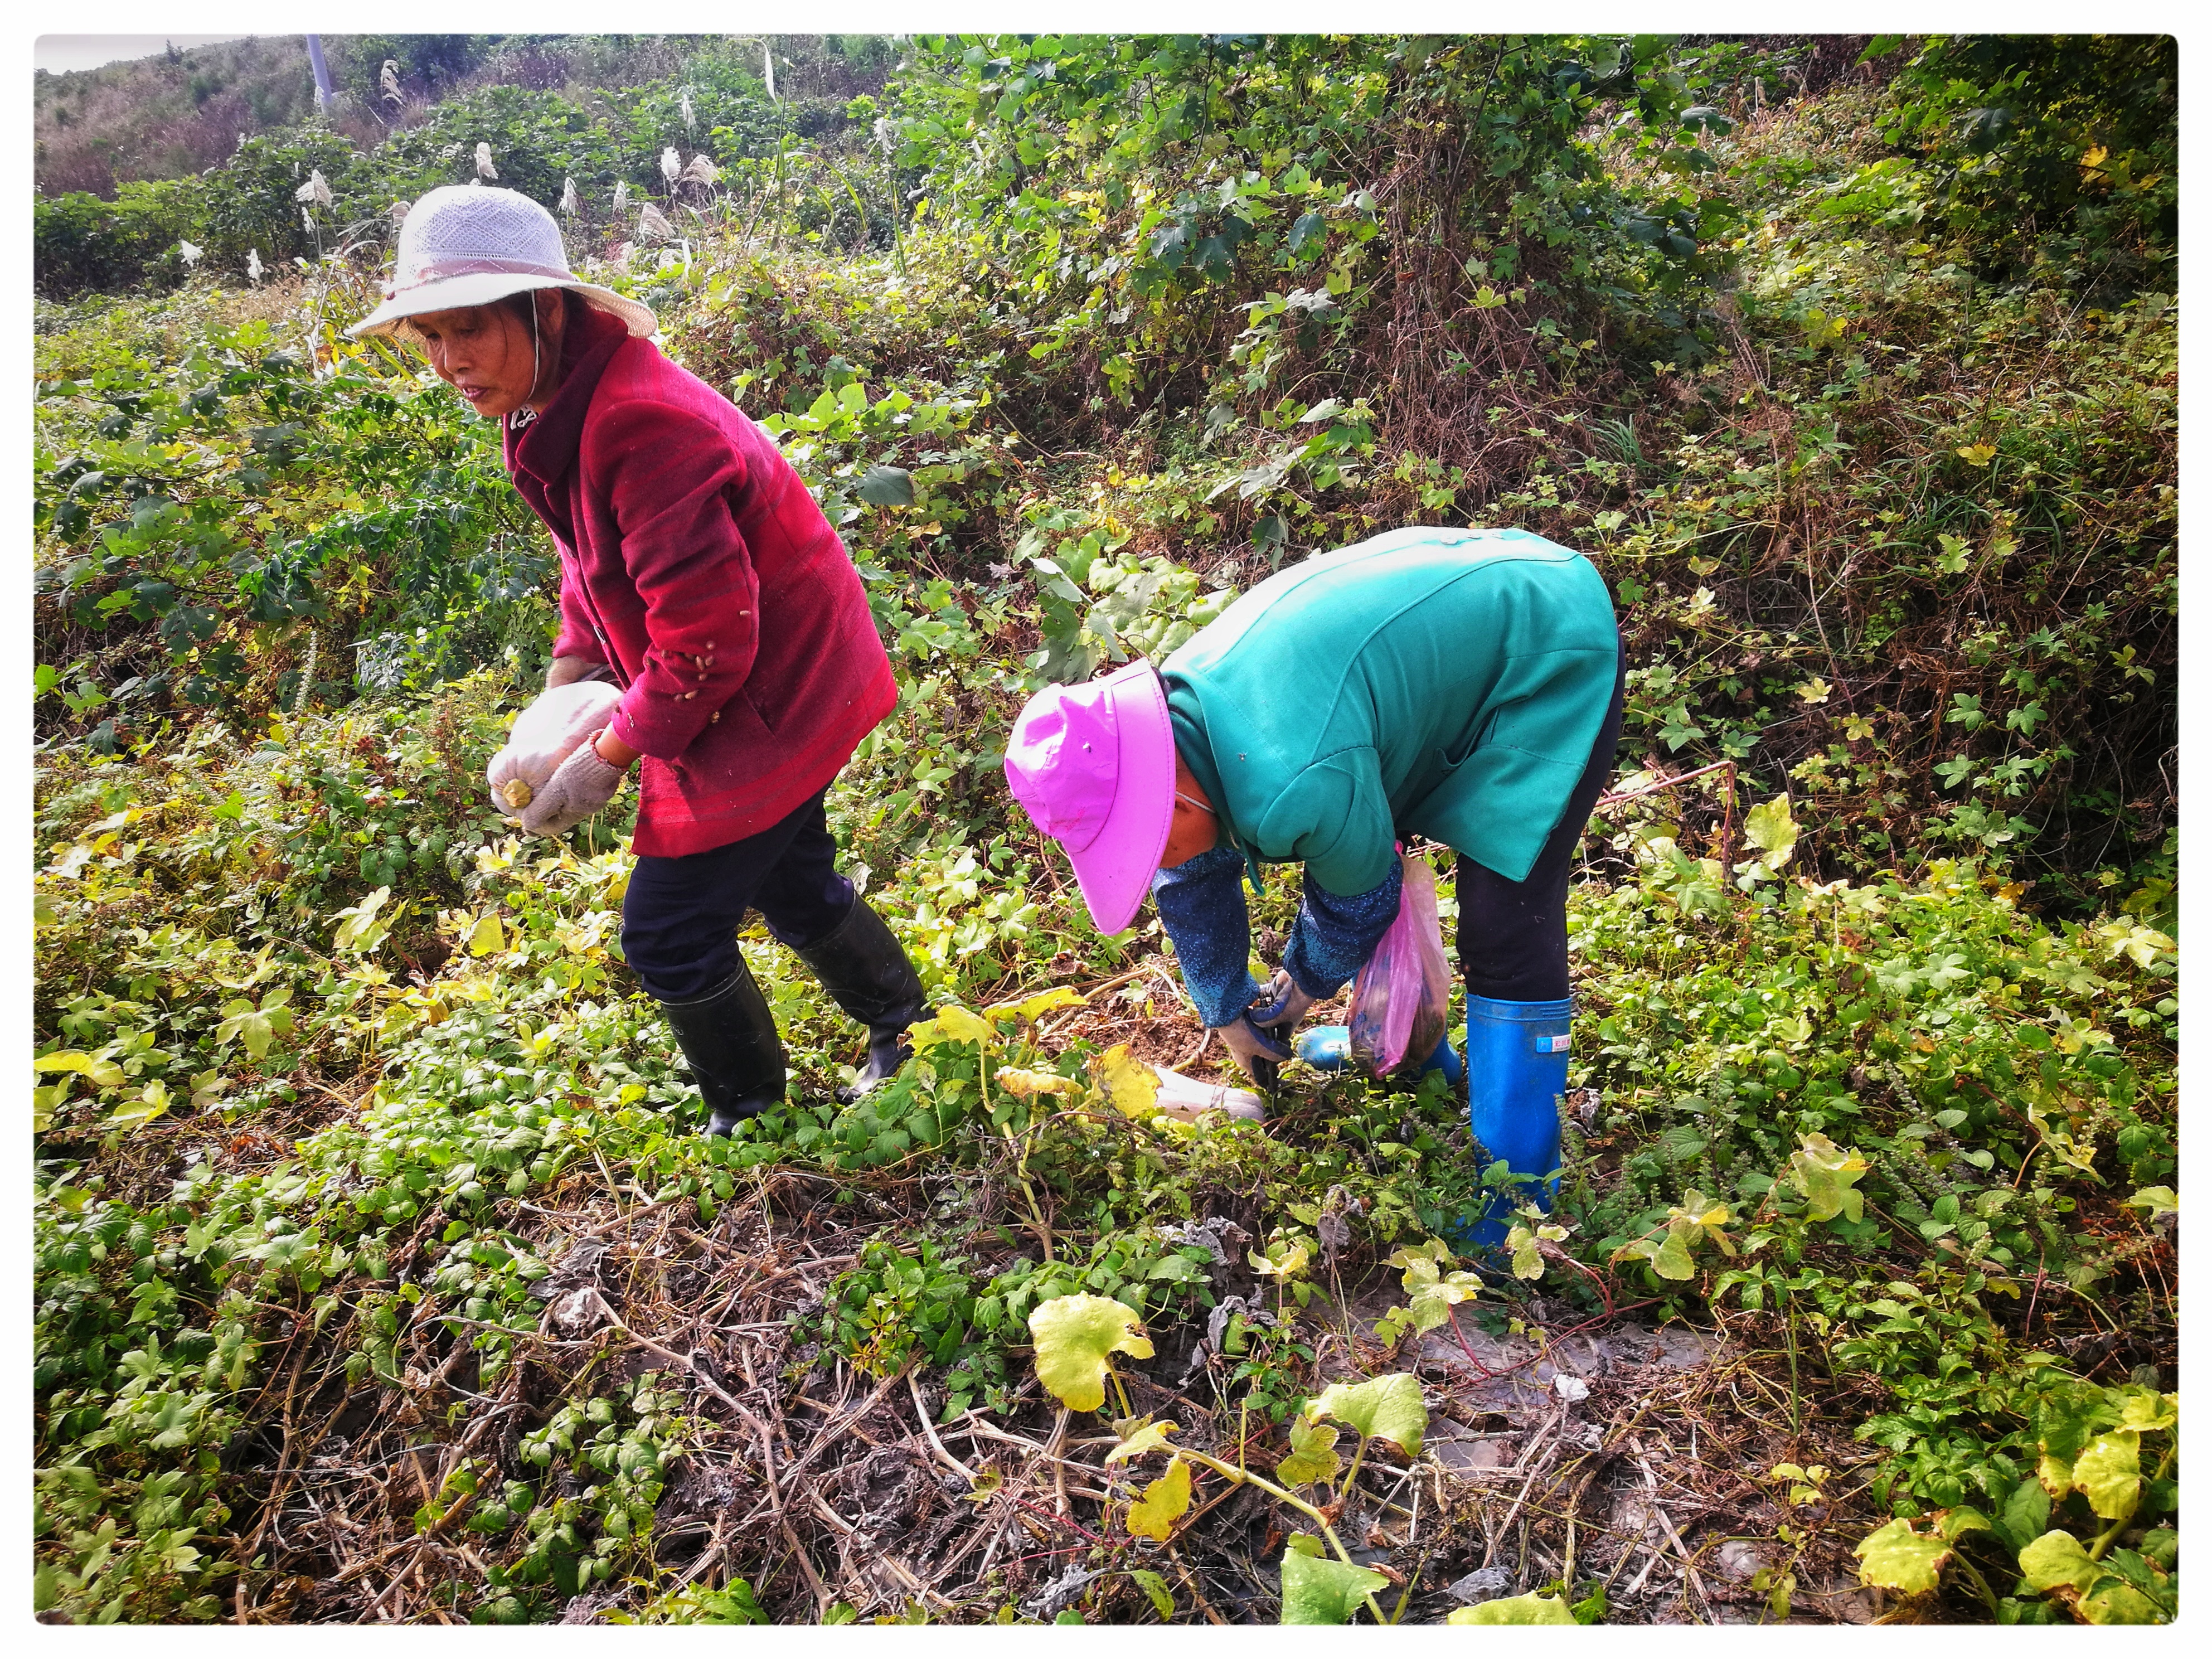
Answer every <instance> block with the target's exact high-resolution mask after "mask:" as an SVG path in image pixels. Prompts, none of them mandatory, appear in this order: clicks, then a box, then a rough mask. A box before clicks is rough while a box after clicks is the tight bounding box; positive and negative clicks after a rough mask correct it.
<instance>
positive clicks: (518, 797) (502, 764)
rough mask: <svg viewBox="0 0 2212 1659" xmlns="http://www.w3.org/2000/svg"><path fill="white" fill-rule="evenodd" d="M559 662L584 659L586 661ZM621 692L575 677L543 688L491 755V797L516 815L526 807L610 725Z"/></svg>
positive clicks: (501, 807) (497, 803) (599, 683)
mask: <svg viewBox="0 0 2212 1659" xmlns="http://www.w3.org/2000/svg"><path fill="white" fill-rule="evenodd" d="M556 660H557V661H562V662H582V661H583V659H582V658H580V657H563V658H559V659H556ZM585 666H586V667H589V666H590V665H589V664H588V663H586V664H585ZM622 695H623V694H622V691H621V690H620V689H619V688H617V687H616V686H613V685H610V684H607V683H606V682H605V680H578V681H573V682H569V683H567V684H562V685H558V686H555V687H553V688H551V689H550V690H545V691H543V692H540V693H539V694H538V699H537V701H536V702H532V704H531V705H530V707H529V708H526V709H524V710H523V711H522V713H521V714H518V715H516V716H515V720H514V730H513V732H510V733H509V734H508V736H507V747H506V748H504V749H502V750H500V751H499V753H497V754H496V755H495V756H493V757H492V761H491V766H490V768H489V770H488V772H487V773H486V781H488V782H489V784H490V785H491V798H492V800H493V802H494V804H495V805H497V806H498V808H499V810H500V811H502V812H506V813H507V814H509V815H513V814H517V813H520V812H521V811H523V810H524V809H525V808H526V807H527V806H528V805H530V803H531V801H532V799H533V798H534V797H535V796H536V795H537V794H538V791H540V790H542V789H544V787H545V786H546V785H547V784H548V783H549V782H550V781H552V777H553V774H554V772H555V771H556V769H558V768H559V767H560V765H561V763H562V762H563V761H565V760H567V759H568V757H569V756H571V755H573V754H574V753H575V752H576V749H577V746H578V745H579V744H581V743H582V742H583V741H584V739H585V738H589V737H594V736H596V735H597V734H598V733H599V732H603V731H605V729H606V725H607V721H608V720H610V719H611V717H612V716H613V714H614V711H615V706H616V705H617V703H619V702H622Z"/></svg>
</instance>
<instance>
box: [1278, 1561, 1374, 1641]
mask: <svg viewBox="0 0 2212 1659" xmlns="http://www.w3.org/2000/svg"><path fill="white" fill-rule="evenodd" d="M1389 1582H1390V1581H1389V1579H1388V1578H1385V1577H1383V1575H1382V1574H1381V1573H1379V1572H1370V1571H1368V1570H1367V1569H1366V1568H1364V1567H1348V1566H1346V1565H1345V1564H1344V1563H1343V1562H1341V1561H1338V1560H1334V1559H1329V1558H1328V1557H1325V1556H1318V1555H1303V1554H1300V1553H1298V1552H1297V1550H1291V1549H1286V1550H1285V1551H1284V1552H1283V1620H1282V1622H1283V1623H1285V1624H1286V1625H1341V1624H1344V1623H1346V1622H1347V1621H1348V1620H1350V1619H1351V1617H1352V1610H1353V1609H1354V1608H1356V1607H1358V1605H1359V1604H1360V1603H1361V1602H1362V1601H1365V1600H1366V1599H1367V1598H1368V1597H1369V1596H1370V1595H1374V1594H1375V1592H1376V1590H1379V1589H1383V1588H1384V1587H1385V1586H1387V1585H1388V1584H1389Z"/></svg>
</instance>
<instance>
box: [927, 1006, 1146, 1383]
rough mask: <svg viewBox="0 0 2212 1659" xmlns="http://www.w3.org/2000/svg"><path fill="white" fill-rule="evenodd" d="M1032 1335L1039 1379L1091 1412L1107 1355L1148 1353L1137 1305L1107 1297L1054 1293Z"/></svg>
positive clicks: (1033, 1320)
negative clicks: (1055, 1294)
mask: <svg viewBox="0 0 2212 1659" xmlns="http://www.w3.org/2000/svg"><path fill="white" fill-rule="evenodd" d="M970 1018H973V1016H972V1015H971V1016H970ZM1030 1339H1031V1340H1033V1341H1034V1342H1035V1343H1036V1372H1037V1380H1038V1381H1039V1382H1041V1383H1043V1384H1044V1385H1045V1387H1046V1388H1047V1389H1049V1390H1050V1391H1051V1392H1052V1395H1053V1397H1054V1399H1056V1400H1058V1401H1060V1404H1061V1405H1063V1406H1066V1407H1069V1408H1070V1409H1071V1410H1073V1411H1079V1412H1095V1411H1097V1409H1098V1408H1099V1407H1101V1406H1103V1405H1104V1404H1105V1403H1106V1356H1107V1355H1109V1354H1111V1353H1126V1354H1132V1355H1133V1356H1135V1357H1136V1358H1139V1359H1150V1358H1152V1340H1151V1339H1150V1338H1149V1337H1147V1336H1146V1334H1145V1328H1144V1326H1143V1325H1142V1324H1141V1323H1139V1321H1138V1317H1137V1310H1135V1309H1134V1308H1132V1307H1129V1306H1127V1305H1126V1304H1122V1303H1120V1302H1116V1301H1115V1300H1114V1299H1113V1298H1112V1297H1104V1296H1056V1297H1053V1299H1052V1300H1051V1301H1049V1302H1046V1303H1042V1304H1039V1306H1038V1307H1037V1308H1036V1310H1035V1311H1034V1312H1032V1313H1031V1314H1030Z"/></svg>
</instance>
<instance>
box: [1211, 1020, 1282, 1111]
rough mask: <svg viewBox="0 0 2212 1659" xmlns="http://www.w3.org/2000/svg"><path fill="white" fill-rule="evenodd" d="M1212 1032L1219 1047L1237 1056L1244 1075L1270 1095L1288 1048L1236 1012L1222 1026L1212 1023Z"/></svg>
mask: <svg viewBox="0 0 2212 1659" xmlns="http://www.w3.org/2000/svg"><path fill="white" fill-rule="evenodd" d="M1213 1034H1214V1036H1218V1037H1219V1038H1220V1039H1221V1046H1222V1047H1223V1048H1226V1049H1228V1050H1229V1052H1230V1053H1231V1054H1234V1055H1236V1056H1237V1064H1238V1065H1239V1066H1243V1068H1244V1075H1245V1076H1247V1077H1249V1078H1250V1079H1252V1081H1253V1082H1255V1083H1256V1084H1258V1085H1260V1086H1261V1088H1262V1089H1265V1090H1267V1091H1268V1092H1269V1093H1270V1094H1272V1093H1273V1092H1274V1089H1275V1078H1276V1073H1277V1068H1278V1067H1279V1066H1281V1064H1282V1063H1283V1061H1285V1060H1288V1059H1289V1058H1290V1057H1291V1051H1290V1049H1289V1048H1287V1047H1286V1046H1285V1044H1283V1043H1280V1042H1277V1041H1276V1040H1275V1039H1274V1038H1273V1037H1272V1036H1268V1035H1267V1032H1265V1031H1263V1030H1261V1029H1260V1028H1259V1027H1258V1026H1256V1025H1255V1024H1252V1022H1251V1020H1250V1019H1249V1018H1247V1017H1246V1016H1245V1015H1243V1014H1239V1015H1237V1018H1234V1019H1232V1020H1231V1021H1230V1022H1229V1024H1226V1025H1217V1026H1215V1027H1214V1028H1213Z"/></svg>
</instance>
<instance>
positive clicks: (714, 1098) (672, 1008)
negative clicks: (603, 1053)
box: [660, 957, 784, 1135]
mask: <svg viewBox="0 0 2212 1659" xmlns="http://www.w3.org/2000/svg"><path fill="white" fill-rule="evenodd" d="M660 1012H662V1013H663V1014H665V1015H666V1016H667V1018H668V1024H669V1029H670V1030H672V1031H674V1032H675V1033H676V1042H677V1044H678V1047H679V1048H682V1049H683V1050H684V1060H686V1061H688V1062H689V1063H690V1067H691V1076H692V1079H693V1080H694V1081H695V1082H696V1083H697V1084H698V1085H699V1093H700V1096H701V1097H702V1098H703V1099H704V1100H705V1101H706V1103H707V1133H708V1134H710V1135H726V1134H727V1133H730V1131H731V1130H732V1129H734V1128H736V1127H738V1124H740V1123H742V1122H744V1121H745V1120H746V1119H747V1118H749V1117H752V1116H754V1115H757V1114H758V1113H761V1112H763V1111H766V1110H767V1109H769V1107H771V1106H775V1105H777V1104H779V1103H781V1101H782V1099H783V1088H784V1069H783V1044H782V1042H781V1041H780V1040H779V1039H778V1038H777V1036H776V1034H775V1015H774V1014H772V1013H770V1012H769V1006H768V1000H767V999H766V998H765V997H763V996H762V995H761V990H760V987H759V986H757V985H756V984H754V983H753V976H752V975H751V973H750V972H749V971H748V970H747V969H746V967H745V964H744V958H742V957H740V958H739V959H738V971H737V972H736V973H735V974H733V975H731V977H730V979H729V981H727V982H726V984H724V985H723V987H721V989H720V990H718V991H713V992H710V993H708V994H707V995H705V996H703V997H701V998H700V999H699V1000H697V1001H696V1002H664V1003H662V1004H661V1005H660Z"/></svg>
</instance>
